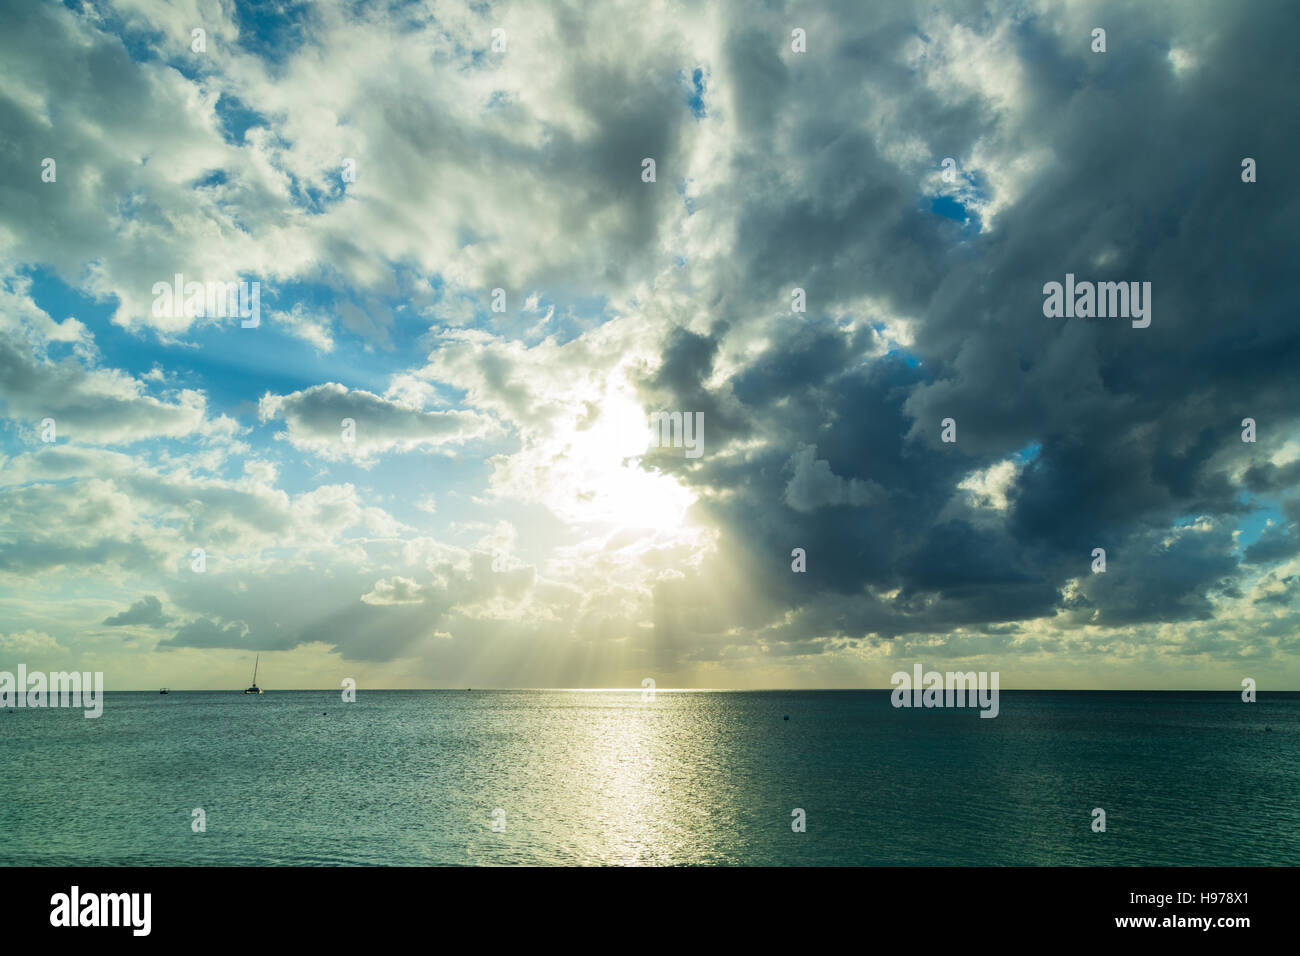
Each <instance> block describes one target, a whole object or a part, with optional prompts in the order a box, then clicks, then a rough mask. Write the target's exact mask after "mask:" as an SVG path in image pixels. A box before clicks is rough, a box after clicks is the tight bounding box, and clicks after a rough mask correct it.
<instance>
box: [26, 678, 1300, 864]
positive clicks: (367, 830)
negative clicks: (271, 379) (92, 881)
mask: <svg viewBox="0 0 1300 956" xmlns="http://www.w3.org/2000/svg"><path fill="white" fill-rule="evenodd" d="M786 714H788V715H789V716H790V719H789V720H788V721H786V720H783V716H784V715H786ZM1265 725H1268V726H1270V727H1271V728H1272V730H1271V732H1265V731H1264V727H1265ZM1298 742H1300V694H1262V695H1261V696H1260V699H1259V701H1258V702H1257V703H1254V704H1245V703H1242V701H1241V699H1240V696H1239V695H1238V694H1234V693H1223V694H1194V693H1099V692H1077V693H1068V692H1061V693H1057V692H1012V691H1004V692H1003V693H1002V699H1001V715H1000V716H999V717H997V718H996V719H993V720H989V719H981V718H979V717H978V712H977V711H975V710H930V711H924V710H896V709H894V708H892V707H891V706H890V705H889V695H888V692H884V691H861V692H848V691H846V692H835V691H808V692H798V691H773V692H755V693H727V692H691V693H667V692H664V691H662V690H661V691H659V692H658V694H657V695H656V698H655V700H654V701H653V702H649V703H646V702H642V699H641V692H640V691H639V690H638V691H623V692H572V691H477V690H476V691H473V692H465V691H374V692H369V693H366V692H364V691H362V692H361V693H359V695H358V699H357V702H356V703H350V704H345V703H342V702H341V701H340V699H339V694H338V692H329V691H292V692H279V693H277V692H274V691H272V692H268V693H267V694H265V695H264V696H262V697H251V696H250V697H246V696H244V695H242V694H239V693H206V692H204V693H199V692H193V693H184V692H173V693H172V694H169V695H167V696H160V695H158V694H156V693H110V694H108V695H107V699H106V702H105V707H104V714H103V716H102V717H101V718H99V719H97V720H86V719H84V718H83V717H82V715H81V712H80V711H75V710H10V711H5V712H3V713H0V758H2V760H3V768H4V772H3V777H0V863H5V864H24V865H31V864H36V865H40V864H85V863H89V864H200V865H206V864H221V865H245V864H259V865H277V864H290V865H292V864H308V865H316V864H345V865H346V864H399V865H419V864H538V863H540V864H573V863H585V864H763V865H808V864H1006V865H1025V864H1058V863H1059V864H1157V865H1163V864H1180V865H1192V864H1288V865H1296V864H1300V805H1298V797H1300V756H1298V755H1297V743H1298ZM196 807H202V808H203V809H204V810H205V812H206V814H207V832H205V833H193V832H192V831H191V819H192V817H191V811H192V810H193V809H194V808H196ZM1094 807H1102V808H1104V809H1105V810H1106V813H1107V831H1108V832H1106V833H1093V832H1092V831H1091V829H1090V826H1089V824H1090V821H1091V812H1092V809H1093V808H1094ZM496 808H501V809H503V810H504V811H505V824H506V829H505V832H501V833H497V832H493V830H492V811H493V810H494V809H496ZM794 808H801V809H803V810H805V811H806V813H807V832H806V833H795V832H792V830H791V827H790V822H791V811H792V810H793V809H794Z"/></svg>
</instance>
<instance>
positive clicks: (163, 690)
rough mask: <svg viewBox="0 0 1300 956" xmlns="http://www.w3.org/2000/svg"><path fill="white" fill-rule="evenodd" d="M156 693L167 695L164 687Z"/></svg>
mask: <svg viewBox="0 0 1300 956" xmlns="http://www.w3.org/2000/svg"><path fill="white" fill-rule="evenodd" d="M158 693H160V694H166V693H169V691H168V690H167V688H166V687H164V688H163V689H162V690H160V691H158Z"/></svg>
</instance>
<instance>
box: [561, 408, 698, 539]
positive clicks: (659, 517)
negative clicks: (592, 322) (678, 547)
mask: <svg viewBox="0 0 1300 956" xmlns="http://www.w3.org/2000/svg"><path fill="white" fill-rule="evenodd" d="M648 421H649V419H648V416H647V415H646V412H645V410H644V409H643V408H642V407H641V405H640V403H638V402H637V401H636V400H635V399H634V398H633V397H632V396H631V395H627V394H622V393H613V394H612V395H610V396H609V397H608V398H607V399H606V401H604V402H603V403H602V405H601V408H600V413H599V416H598V417H596V418H595V420H594V421H591V422H590V423H589V424H588V425H587V426H586V427H580V428H578V429H576V430H575V431H574V433H573V435H572V437H571V438H570V440H569V441H568V442H567V447H566V449H565V456H566V458H567V471H568V476H567V477H568V478H569V479H570V485H569V487H570V489H571V493H570V494H569V495H568V496H567V497H568V498H569V505H570V509H569V510H570V511H571V514H570V515H568V516H567V517H569V518H570V519H571V520H575V521H579V522H582V523H589V524H593V525H603V526H606V527H609V528H611V529H619V530H634V529H657V530H660V531H675V530H678V529H681V528H682V527H683V526H684V525H685V524H686V522H687V515H688V512H689V510H690V507H691V505H693V504H694V503H695V502H696V500H697V499H698V497H699V496H698V495H697V494H696V493H695V492H693V491H692V490H691V489H690V488H688V487H686V486H685V485H683V484H682V483H681V482H680V481H679V480H678V479H677V478H675V477H673V476H671V475H665V474H663V473H662V472H659V471H651V470H647V469H646V468H644V467H643V466H642V463H641V460H642V458H643V456H644V455H645V453H646V449H647V446H648V444H649V441H650V430H649V426H648Z"/></svg>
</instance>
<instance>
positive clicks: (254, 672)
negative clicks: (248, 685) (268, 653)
mask: <svg viewBox="0 0 1300 956" xmlns="http://www.w3.org/2000/svg"><path fill="white" fill-rule="evenodd" d="M261 659H262V655H261V654H258V655H257V657H256V658H255V659H254V660H253V686H254V687H256V686H257V663H258V661H260V660H261Z"/></svg>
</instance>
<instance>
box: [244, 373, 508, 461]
mask: <svg viewBox="0 0 1300 956" xmlns="http://www.w3.org/2000/svg"><path fill="white" fill-rule="evenodd" d="M258 410H259V414H260V416H261V418H262V420H263V421H269V420H272V419H280V418H282V419H284V421H285V424H286V425H287V429H286V431H285V432H284V433H283V434H284V435H285V437H287V438H288V440H289V443H290V444H292V445H293V446H294V447H295V448H298V449H301V450H304V451H310V452H312V453H314V454H316V455H319V456H321V457H322V458H326V459H331V460H338V459H343V458H353V459H357V460H361V461H371V460H373V459H374V457H375V456H376V455H379V454H383V453H385V452H392V451H411V450H414V449H420V448H425V449H429V448H438V447H440V446H443V445H455V444H463V443H465V442H467V441H471V440H473V439H475V438H481V437H483V436H484V435H486V434H488V433H490V432H491V431H492V424H491V422H490V420H488V419H486V418H484V417H483V416H480V415H475V414H473V413H471V412H464V411H423V410H421V409H420V408H418V407H414V406H410V405H406V404H403V403H401V402H394V401H389V400H387V399H385V398H381V397H380V396H378V395H375V394H373V393H371V392H366V391H362V390H359V389H351V390H350V389H348V388H346V387H345V386H343V385H339V384H338V383H335V382H327V383H325V384H323V385H314V386H312V387H311V388H308V389H304V390H302V391H300V392H294V393H292V394H290V395H269V394H268V395H265V396H263V397H262V399H261V402H260V403H259V406H258ZM349 420H350V422H351V425H350V426H349V425H348V424H347V423H348V421H349Z"/></svg>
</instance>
